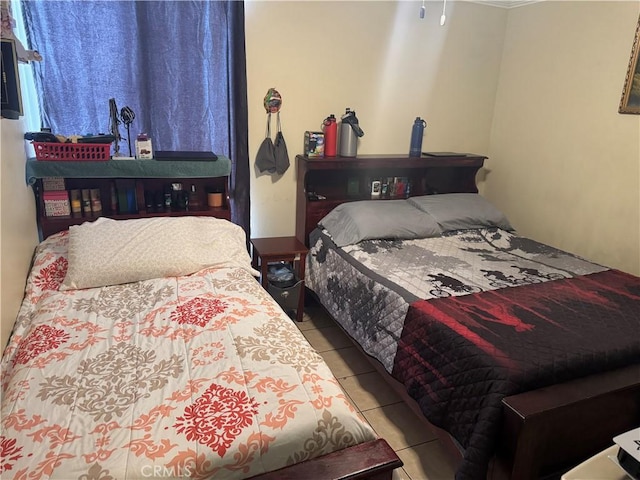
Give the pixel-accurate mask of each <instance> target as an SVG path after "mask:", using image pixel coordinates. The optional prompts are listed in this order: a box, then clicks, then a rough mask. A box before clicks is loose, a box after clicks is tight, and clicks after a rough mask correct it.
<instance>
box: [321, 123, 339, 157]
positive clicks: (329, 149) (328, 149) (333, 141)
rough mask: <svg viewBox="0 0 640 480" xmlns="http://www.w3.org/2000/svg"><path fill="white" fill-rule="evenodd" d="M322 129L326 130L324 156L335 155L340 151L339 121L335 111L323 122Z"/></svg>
mask: <svg viewBox="0 0 640 480" xmlns="http://www.w3.org/2000/svg"><path fill="white" fill-rule="evenodd" d="M322 131H323V132H324V156H325V157H335V156H336V154H337V151H338V123H337V122H336V117H335V115H333V113H332V114H331V115H329V116H328V117H327V118H325V119H324V122H322Z"/></svg>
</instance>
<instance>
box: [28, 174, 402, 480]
mask: <svg viewBox="0 0 640 480" xmlns="http://www.w3.org/2000/svg"><path fill="white" fill-rule="evenodd" d="M225 183H226V179H225ZM36 199H37V200H38V196H37V194H36ZM199 215H210V216H214V217H218V218H225V219H228V213H227V211H226V209H218V210H209V211H206V212H199ZM103 216H106V217H109V218H115V219H124V218H126V219H131V218H148V217H150V216H156V215H153V214H149V213H148V212H142V213H141V214H140V215H135V214H132V215H128V216H126V217H123V216H122V215H117V214H108V215H103ZM157 216H166V215H164V214H158V215H157ZM43 218H44V217H43V216H38V224H39V226H40V222H41V220H42V219H43ZM56 220H57V219H56ZM84 220H85V221H90V220H92V219H84ZM49 223H50V225H49V227H48V230H47V232H46V235H44V238H47V237H48V236H51V235H53V234H55V233H58V232H59V231H64V230H67V229H68V228H69V225H70V224H76V223H80V222H79V221H78V220H77V219H75V220H74V219H68V218H66V217H65V218H62V219H60V220H59V221H52V222H49ZM402 465H403V463H402V460H400V458H399V457H398V456H397V455H396V453H395V452H394V451H393V449H392V448H391V447H390V446H389V444H388V443H387V442H386V441H385V440H384V439H381V438H379V439H376V440H372V441H369V442H364V443H361V444H358V445H354V446H352V447H347V448H344V449H342V450H338V451H336V452H333V453H330V454H327V455H323V456H321V457H316V458H313V459H310V460H306V461H304V462H301V463H298V464H294V465H291V466H290V467H286V468H283V469H280V470H277V471H274V472H268V473H264V474H261V475H257V476H254V477H251V478H252V479H254V480H287V479H291V480H294V479H295V480H298V479H308V480H327V479H329V478H331V479H336V480H340V479H344V480H347V479H348V480H391V479H392V477H393V470H395V469H396V468H400V467H402Z"/></svg>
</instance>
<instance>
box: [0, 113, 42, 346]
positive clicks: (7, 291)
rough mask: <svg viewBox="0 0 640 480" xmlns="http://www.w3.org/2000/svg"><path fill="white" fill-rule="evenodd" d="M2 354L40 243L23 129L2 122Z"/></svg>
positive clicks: (14, 122)
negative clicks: (29, 184)
mask: <svg viewBox="0 0 640 480" xmlns="http://www.w3.org/2000/svg"><path fill="white" fill-rule="evenodd" d="M0 122H1V123H0V131H1V134H2V147H1V153H0V212H1V215H0V315H2V318H1V319H0V351H1V350H4V347H5V345H6V343H7V340H8V339H9V335H10V334H11V329H12V328H13V324H14V322H15V319H16V316H17V314H18V309H19V307H20V302H21V301H22V296H23V294H24V287H25V282H26V278H27V273H28V270H29V266H30V264H31V259H32V256H33V251H34V248H35V246H36V244H37V243H38V232H37V228H36V213H35V201H34V197H33V192H32V191H31V188H30V187H28V186H27V184H26V182H25V166H24V165H25V147H24V140H23V135H24V126H23V123H22V121H21V120H5V119H3V120H0Z"/></svg>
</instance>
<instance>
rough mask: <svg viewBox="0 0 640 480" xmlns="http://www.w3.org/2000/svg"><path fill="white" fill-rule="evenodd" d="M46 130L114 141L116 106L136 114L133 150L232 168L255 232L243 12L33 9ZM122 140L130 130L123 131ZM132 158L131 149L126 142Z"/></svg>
mask: <svg viewBox="0 0 640 480" xmlns="http://www.w3.org/2000/svg"><path fill="white" fill-rule="evenodd" d="M23 11H24V16H25V23H26V27H27V36H28V39H29V43H30V48H32V49H34V50H38V51H39V52H40V53H41V54H42V56H43V61H42V62H40V63H37V64H34V70H35V72H34V73H35V77H36V86H37V89H38V93H39V102H40V111H41V117H42V125H43V126H47V127H50V128H51V129H52V131H53V132H54V133H57V134H62V135H67V136H68V135H73V134H80V135H83V134H88V133H93V134H97V133H108V132H109V129H110V116H109V99H111V98H114V99H115V101H116V104H117V107H118V110H120V109H122V108H123V107H125V106H128V107H130V108H131V109H132V110H133V111H134V112H135V120H134V121H133V124H132V125H131V137H132V140H131V145H132V147H133V145H134V141H133V140H134V139H135V136H136V135H137V134H138V133H147V134H148V135H149V136H150V137H151V138H152V141H153V147H154V149H156V150H212V151H213V152H215V153H219V154H223V155H226V156H228V157H229V158H231V160H232V165H233V167H232V175H231V181H230V183H231V185H230V187H231V188H230V194H231V198H232V220H233V221H235V222H236V223H238V224H240V225H242V226H243V227H245V229H247V232H248V228H249V224H250V223H249V156H248V145H247V143H248V135H247V99H246V96H247V94H246V59H245V43H244V3H243V2H239V1H233V0H230V1H185V0H172V1H67V0H65V1H24V2H23ZM120 134H121V135H122V136H123V137H127V131H126V129H125V128H124V126H123V125H120ZM119 148H120V152H121V153H122V154H124V155H128V153H129V148H128V142H127V140H124V141H121V142H120V143H119Z"/></svg>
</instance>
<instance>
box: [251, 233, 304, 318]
mask: <svg viewBox="0 0 640 480" xmlns="http://www.w3.org/2000/svg"><path fill="white" fill-rule="evenodd" d="M251 245H252V246H253V249H252V250H253V251H252V263H253V268H255V269H256V270H259V271H260V280H261V282H262V286H263V287H264V288H265V289H266V290H267V291H268V292H269V293H270V294H271V295H272V296H273V297H274V299H275V300H276V301H277V302H278V303H279V304H280V305H281V306H283V308H285V310H287V309H290V307H295V308H292V309H293V310H295V312H296V320H297V321H298V322H301V321H302V315H303V311H304V267H305V260H306V258H307V252H308V249H307V247H305V246H304V244H303V243H301V242H300V241H299V240H298V239H297V238H296V237H271V238H252V239H251ZM274 262H291V263H292V264H293V269H294V272H295V274H296V276H297V278H298V282H296V284H295V285H293V286H291V287H288V288H284V289H280V288H277V287H275V286H273V285H270V284H269V281H268V280H267V269H268V266H269V263H274ZM292 296H297V298H294V297H292Z"/></svg>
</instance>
